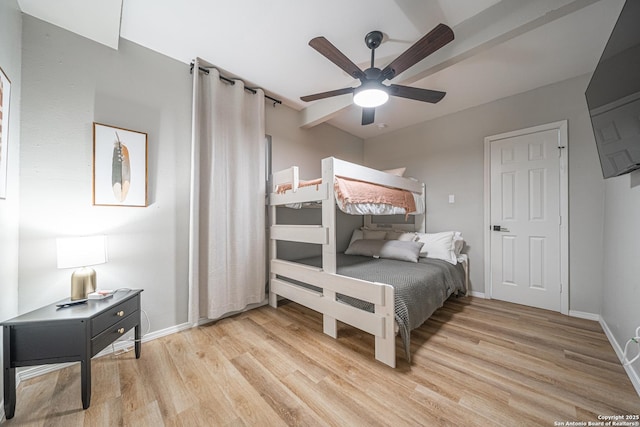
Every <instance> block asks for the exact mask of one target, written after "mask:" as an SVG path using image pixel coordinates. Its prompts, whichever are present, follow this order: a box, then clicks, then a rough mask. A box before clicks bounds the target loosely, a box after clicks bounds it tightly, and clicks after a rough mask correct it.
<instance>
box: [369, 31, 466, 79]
mask: <svg viewBox="0 0 640 427" xmlns="http://www.w3.org/2000/svg"><path fill="white" fill-rule="evenodd" d="M453 38H454V35H453V30H452V29H451V28H449V27H448V26H446V25H444V24H438V26H437V27H435V28H434V29H433V30H431V31H430V32H429V33H428V34H427V35H426V36H424V37H422V38H421V39H420V40H418V41H417V42H416V43H415V44H414V45H413V46H411V47H410V48H409V49H407V50H406V51H404V53H402V54H401V55H400V56H398V57H397V58H396V59H394V60H393V61H391V64H389V65H387V66H386V67H384V69H383V70H382V75H383V76H384V78H385V79H388V80H391V79H392V78H394V77H395V76H397V75H398V74H400V73H402V72H403V71H404V70H406V69H407V68H409V67H411V66H413V65H415V64H417V63H418V62H420V61H422V60H423V59H424V58H426V57H427V56H429V55H431V54H432V53H433V52H435V51H436V50H438V49H440V48H441V47H442V46H444V45H446V44H447V43H449V42H450V41H452V40H453Z"/></svg>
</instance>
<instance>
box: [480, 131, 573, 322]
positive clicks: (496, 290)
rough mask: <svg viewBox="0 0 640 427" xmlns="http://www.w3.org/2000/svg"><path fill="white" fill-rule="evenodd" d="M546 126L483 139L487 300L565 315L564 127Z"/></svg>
mask: <svg viewBox="0 0 640 427" xmlns="http://www.w3.org/2000/svg"><path fill="white" fill-rule="evenodd" d="M552 125H556V126H552ZM552 125H547V126H539V127H536V128H531V129H525V130H522V131H517V132H510V133H508V134H503V135H496V136H493V137H489V138H487V139H486V140H485V144H486V145H487V146H486V149H487V150H488V153H487V154H488V156H489V163H490V164H489V165H488V166H489V181H490V182H489V197H490V201H489V215H488V216H489V224H488V228H489V231H488V242H489V245H490V248H489V251H488V254H489V256H490V263H489V265H488V267H489V276H490V277H489V283H490V296H491V298H495V299H500V300H504V301H510V302H514V303H518V304H525V305H529V306H533V307H539V308H544V309H548V310H554V311H562V312H565V311H567V307H566V306H568V300H567V301H565V303H564V304H563V298H562V294H561V293H562V291H563V289H562V283H563V275H564V274H563V270H565V269H566V265H563V259H565V262H566V260H567V259H568V256H564V255H566V253H565V252H566V249H567V248H566V243H565V240H566V237H564V236H563V230H564V228H566V226H565V227H564V228H563V224H562V211H563V208H564V206H565V204H566V200H563V197H566V191H563V184H564V185H566V168H565V167H564V163H563V162H564V159H565V158H566V155H564V154H563V153H564V152H565V151H566V122H561V123H559V124H552ZM558 125H560V127H562V128H563V129H564V137H563V135H562V132H561V129H560V128H559V127H558ZM563 175H564V176H563ZM565 218H566V216H565ZM563 237H564V238H563ZM564 291H565V292H566V291H567V290H566V289H565V290H564Z"/></svg>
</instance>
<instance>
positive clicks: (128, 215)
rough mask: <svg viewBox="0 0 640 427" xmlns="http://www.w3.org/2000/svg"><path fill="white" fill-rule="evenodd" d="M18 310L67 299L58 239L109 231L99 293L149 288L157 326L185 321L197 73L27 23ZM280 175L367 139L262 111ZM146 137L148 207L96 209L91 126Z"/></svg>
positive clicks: (351, 152)
mask: <svg viewBox="0 0 640 427" xmlns="http://www.w3.org/2000/svg"><path fill="white" fill-rule="evenodd" d="M22 44H23V80H24V82H25V83H24V91H23V96H22V99H23V117H22V135H23V136H22V141H23V142H22V145H21V152H20V164H21V175H20V183H21V197H20V209H21V210H20V264H19V266H20V267H19V273H20V284H19V311H20V312H25V311H28V310H30V309H33V308H36V307H39V306H41V305H43V304H47V303H51V302H53V301H55V300H58V299H62V298H65V297H67V296H68V295H69V290H70V289H69V287H70V275H71V272H72V270H57V269H56V251H55V238H56V237H60V236H69V235H83V234H94V233H104V234H106V235H107V236H108V246H109V262H107V263H106V264H102V265H98V266H95V267H94V268H95V270H96V271H97V274H98V286H99V287H101V288H103V289H104V288H119V287H139V288H144V289H145V292H144V293H143V297H142V305H143V309H144V310H145V311H147V313H148V315H149V318H150V321H151V330H152V331H156V330H160V329H164V328H167V327H171V326H174V325H177V324H181V323H183V322H186V320H187V296H188V287H187V271H188V265H187V261H188V258H187V257H188V209H189V156H190V135H191V76H190V74H189V72H188V70H189V67H188V65H187V64H182V63H180V62H177V61H174V60H172V59H170V58H167V57H165V56H163V55H160V54H158V53H155V52H153V51H151V50H149V49H146V48H143V47H141V46H138V45H136V44H134V43H131V42H129V41H127V40H124V39H121V40H120V48H119V50H117V51H115V50H112V49H110V48H108V47H105V46H102V45H100V44H97V43H95V42H92V41H90V40H87V39H84V38H82V37H80V36H77V35H75V34H72V33H70V32H67V31H65V30H63V29H60V28H58V27H55V26H52V25H50V24H47V23H45V22H43V21H40V20H38V19H35V18H33V17H30V16H27V15H25V16H24V21H23V33H22ZM266 111H267V113H266V128H267V133H269V134H270V135H272V140H273V154H274V155H273V157H274V169H282V168H285V167H288V166H290V165H292V164H297V165H299V166H300V167H301V169H302V171H303V173H304V174H307V175H305V176H307V177H315V176H319V175H320V159H322V158H324V157H326V156H329V155H336V156H338V157H340V158H344V159H346V160H350V161H355V162H362V140H361V139H359V138H356V137H354V136H352V135H349V134H347V133H345V132H342V131H340V130H338V129H336V128H334V127H332V126H328V125H322V126H318V127H316V128H314V129H311V130H303V129H300V128H299V127H298V122H297V120H298V114H297V112H295V111H293V110H292V109H290V108H288V107H285V106H277V107H275V108H271V107H270V106H267V108H266ZM94 121H95V122H100V123H105V124H110V125H114V126H119V127H123V128H127V129H133V130H137V131H141V132H146V133H148V141H149V153H148V163H149V164H148V169H149V171H148V179H149V206H148V207H146V208H129V207H104V206H92V205H91V192H92V185H91V182H92V181H91V180H92V153H93V148H92V138H93V137H92V123H93V122H94Z"/></svg>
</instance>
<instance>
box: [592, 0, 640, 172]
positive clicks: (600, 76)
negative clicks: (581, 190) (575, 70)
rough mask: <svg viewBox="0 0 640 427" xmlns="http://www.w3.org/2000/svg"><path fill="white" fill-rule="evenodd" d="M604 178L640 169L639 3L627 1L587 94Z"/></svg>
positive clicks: (635, 0)
mask: <svg viewBox="0 0 640 427" xmlns="http://www.w3.org/2000/svg"><path fill="white" fill-rule="evenodd" d="M585 96H586V98H587V105H588V107H589V114H590V115H591V124H592V126H593V133H594V135H595V139H596V144H597V146H598V155H599V156H600V165H601V166H602V174H603V176H604V177H605V178H610V177H613V176H620V175H623V174H625V173H629V172H631V171H633V170H635V169H639V168H640V0H627V1H626V3H625V5H624V7H623V8H622V12H620V16H619V17H618V21H617V22H616V25H615V27H614V28H613V31H612V32H611V35H610V36H609V41H608V42H607V45H606V47H605V49H604V52H603V53H602V56H601V57H600V61H599V62H598V65H597V67H596V69H595V71H594V72H593V76H592V77H591V81H590V82H589V86H588V87H587V91H586V93H585Z"/></svg>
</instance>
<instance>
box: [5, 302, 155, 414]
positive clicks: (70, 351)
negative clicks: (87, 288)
mask: <svg viewBox="0 0 640 427" xmlns="http://www.w3.org/2000/svg"><path fill="white" fill-rule="evenodd" d="M141 292H142V289H132V290H129V291H118V292H116V293H115V295H114V296H113V297H110V298H106V299H103V300H89V301H87V302H86V303H84V304H79V305H74V306H70V307H64V308H58V307H57V306H56V304H55V303H54V304H51V305H48V306H46V307H42V308H39V309H37V310H34V311H31V312H29V313H25V314H23V315H21V316H18V317H15V318H13V319H9V320H7V321H5V322H3V323H2V331H3V338H4V341H3V376H4V412H5V415H6V417H7V419H10V418H13V415H14V413H15V408H16V372H15V371H16V368H17V367H20V366H34V365H46V364H50V363H64V362H80V364H81V375H82V407H83V408H84V409H87V408H88V407H89V404H90V401H91V358H92V357H93V356H95V355H96V354H98V353H99V352H100V351H102V350H103V349H104V348H105V347H107V346H108V345H109V344H111V343H112V342H114V341H115V340H117V339H118V338H120V337H121V336H122V334H124V333H125V332H127V331H128V330H130V329H131V328H134V327H135V339H136V341H135V353H136V359H138V358H140V348H141V343H140V338H141V333H140V312H141V311H140V293H141Z"/></svg>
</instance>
